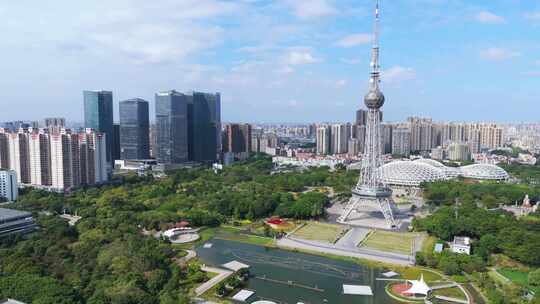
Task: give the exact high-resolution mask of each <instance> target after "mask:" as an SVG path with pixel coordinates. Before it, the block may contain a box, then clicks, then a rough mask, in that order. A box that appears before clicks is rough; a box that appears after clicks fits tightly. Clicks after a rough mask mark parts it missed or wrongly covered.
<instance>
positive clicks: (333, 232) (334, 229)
mask: <svg viewBox="0 0 540 304" xmlns="http://www.w3.org/2000/svg"><path fill="white" fill-rule="evenodd" d="M343 230H344V228H343V227H342V226H340V225H332V224H326V223H319V222H309V223H307V224H306V225H305V226H304V227H302V228H300V229H298V230H297V231H296V232H295V233H294V234H293V236H295V237H297V238H300V239H304V240H311V241H324V242H328V243H334V242H335V241H336V238H337V237H338V235H340V234H341V233H342V232H343Z"/></svg>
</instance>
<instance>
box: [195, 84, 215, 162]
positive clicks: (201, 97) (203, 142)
mask: <svg viewBox="0 0 540 304" xmlns="http://www.w3.org/2000/svg"><path fill="white" fill-rule="evenodd" d="M188 113H189V114H188V115H189V116H188V121H189V130H190V132H189V137H188V138H189V140H188V141H189V159H190V160H193V161H197V162H213V161H215V160H217V159H218V156H219V153H220V152H221V95H220V94H219V93H216V94H210V93H201V92H193V95H192V103H191V105H190V108H189V110H188Z"/></svg>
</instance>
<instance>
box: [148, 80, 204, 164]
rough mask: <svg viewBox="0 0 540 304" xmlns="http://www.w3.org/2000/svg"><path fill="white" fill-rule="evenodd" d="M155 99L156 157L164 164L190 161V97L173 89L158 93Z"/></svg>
mask: <svg viewBox="0 0 540 304" xmlns="http://www.w3.org/2000/svg"><path fill="white" fill-rule="evenodd" d="M155 99H156V100H155V101H156V152H155V157H156V159H157V160H158V162H160V163H164V164H179V163H183V162H186V161H188V160H189V154H188V143H189V141H188V134H189V132H188V128H189V124H188V106H189V104H190V103H191V102H190V98H188V96H187V95H185V94H182V93H179V92H177V91H174V90H173V91H167V92H160V93H157V94H156V96H155ZM200 140H204V139H200Z"/></svg>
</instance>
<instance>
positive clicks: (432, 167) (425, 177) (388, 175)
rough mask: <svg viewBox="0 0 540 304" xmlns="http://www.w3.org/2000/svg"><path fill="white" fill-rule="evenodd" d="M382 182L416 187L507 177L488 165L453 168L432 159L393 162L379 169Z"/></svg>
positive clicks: (507, 176) (504, 172)
mask: <svg viewBox="0 0 540 304" xmlns="http://www.w3.org/2000/svg"><path fill="white" fill-rule="evenodd" d="M379 170H381V175H382V176H383V181H384V182H385V183H386V184H387V185H395V186H408V187H418V186H420V184H422V183H423V182H434V181H439V180H446V179H451V178H455V177H458V176H463V177H465V178H472V179H484V180H506V179H508V178H509V175H508V173H507V172H506V171H504V169H502V168H500V167H498V166H495V165H489V164H474V165H470V166H465V167H460V168H453V167H447V166H445V165H444V164H442V163H440V162H438V161H436V160H432V159H425V158H423V159H417V160H415V161H393V162H391V163H388V164H385V165H383V166H382V167H381V168H379Z"/></svg>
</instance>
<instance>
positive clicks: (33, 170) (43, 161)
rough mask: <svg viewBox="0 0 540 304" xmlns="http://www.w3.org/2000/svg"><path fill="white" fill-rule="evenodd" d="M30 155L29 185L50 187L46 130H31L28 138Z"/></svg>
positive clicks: (47, 132) (48, 142)
mask: <svg viewBox="0 0 540 304" xmlns="http://www.w3.org/2000/svg"><path fill="white" fill-rule="evenodd" d="M28 147H29V148H28V151H29V155H30V183H31V184H32V185H38V186H50V185H51V151H50V138H49V130H48V129H39V130H32V132H30V134H29V138H28Z"/></svg>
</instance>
